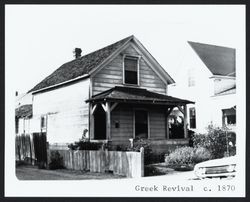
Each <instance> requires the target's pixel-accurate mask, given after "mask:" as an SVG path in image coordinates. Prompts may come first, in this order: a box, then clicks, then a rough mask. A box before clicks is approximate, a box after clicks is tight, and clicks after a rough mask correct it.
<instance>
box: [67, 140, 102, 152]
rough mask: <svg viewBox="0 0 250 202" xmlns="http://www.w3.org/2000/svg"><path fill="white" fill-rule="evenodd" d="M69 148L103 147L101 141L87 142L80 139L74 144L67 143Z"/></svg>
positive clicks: (98, 148)
mask: <svg viewBox="0 0 250 202" xmlns="http://www.w3.org/2000/svg"><path fill="white" fill-rule="evenodd" d="M68 147H69V148H70V149H71V150H100V149H101V148H102V147H103V143H97V142H89V141H87V140H84V139H81V140H79V141H78V142H75V143H74V144H70V145H68Z"/></svg>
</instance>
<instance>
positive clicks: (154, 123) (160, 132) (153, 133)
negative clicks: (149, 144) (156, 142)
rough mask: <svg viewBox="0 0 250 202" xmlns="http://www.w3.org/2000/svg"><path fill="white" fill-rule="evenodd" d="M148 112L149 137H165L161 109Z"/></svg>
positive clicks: (164, 125)
mask: <svg viewBox="0 0 250 202" xmlns="http://www.w3.org/2000/svg"><path fill="white" fill-rule="evenodd" d="M149 114H150V138H152V139H159V138H162V139H165V137H166V118H165V114H164V112H163V111H159V110H151V111H150V112H149Z"/></svg>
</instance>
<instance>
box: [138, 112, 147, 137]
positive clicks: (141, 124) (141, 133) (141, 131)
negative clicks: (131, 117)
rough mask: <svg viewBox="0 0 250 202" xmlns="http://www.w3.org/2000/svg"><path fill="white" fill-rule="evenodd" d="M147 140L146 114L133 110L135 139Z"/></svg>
mask: <svg viewBox="0 0 250 202" xmlns="http://www.w3.org/2000/svg"><path fill="white" fill-rule="evenodd" d="M137 137H138V138H148V112H147V111H145V110H135V138H137Z"/></svg>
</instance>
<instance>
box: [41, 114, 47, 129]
mask: <svg viewBox="0 0 250 202" xmlns="http://www.w3.org/2000/svg"><path fill="white" fill-rule="evenodd" d="M46 125H47V123H46V116H42V117H41V131H43V130H45V129H46Z"/></svg>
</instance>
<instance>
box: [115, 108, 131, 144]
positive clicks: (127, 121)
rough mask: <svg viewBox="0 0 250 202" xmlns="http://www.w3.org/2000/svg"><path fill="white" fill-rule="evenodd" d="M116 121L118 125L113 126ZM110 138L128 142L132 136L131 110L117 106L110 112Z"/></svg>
mask: <svg viewBox="0 0 250 202" xmlns="http://www.w3.org/2000/svg"><path fill="white" fill-rule="evenodd" d="M116 121H118V122H119V125H120V127H119V128H115V122H116ZM111 138H112V140H120V141H126V142H128V139H129V138H133V111H132V110H131V109H129V108H126V107H117V108H116V109H115V110H113V111H112V113H111Z"/></svg>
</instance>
